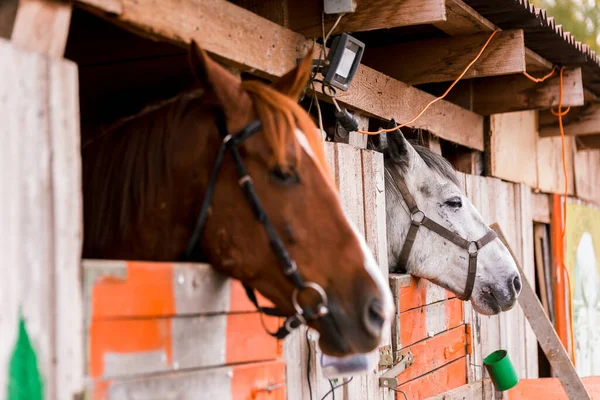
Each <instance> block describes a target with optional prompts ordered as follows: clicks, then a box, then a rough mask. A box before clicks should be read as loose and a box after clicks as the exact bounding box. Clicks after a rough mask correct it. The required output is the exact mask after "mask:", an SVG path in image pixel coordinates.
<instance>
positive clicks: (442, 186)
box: [371, 120, 521, 315]
mask: <svg viewBox="0 0 600 400" xmlns="http://www.w3.org/2000/svg"><path fill="white" fill-rule="evenodd" d="M391 122H392V123H394V125H392V126H395V122H394V121H393V120H392V121H391ZM376 140H377V139H374V140H372V143H371V147H373V148H375V149H376V150H379V151H382V152H383V153H384V157H385V168H386V179H385V187H386V198H385V200H386V213H387V238H388V257H389V263H390V270H391V271H398V270H403V271H406V272H408V273H410V274H412V275H415V276H418V277H422V278H426V279H428V280H430V281H431V282H433V283H435V284H437V285H439V286H442V287H444V288H446V289H448V290H450V291H452V292H454V293H456V294H457V295H458V296H459V297H461V296H462V295H463V294H465V289H466V286H467V276H468V271H469V252H468V250H467V249H465V248H461V247H459V246H457V245H456V244H455V243H453V242H452V241H451V240H448V239H447V238H445V237H443V236H442V235H440V234H439V233H436V232H435V231H433V230H430V229H427V228H426V227H425V226H420V228H419V229H418V231H417V236H416V239H415V241H414V245H413V247H412V249H411V250H410V253H409V254H410V255H409V257H408V261H407V262H406V264H405V265H398V263H399V261H400V254H401V253H402V250H403V247H404V244H405V241H406V238H407V235H408V231H409V227H410V226H411V221H412V220H414V219H415V216H414V215H413V216H412V217H411V212H409V207H408V206H407V203H406V201H405V200H404V198H403V195H402V194H401V191H400V190H399V186H398V185H397V182H396V179H394V178H395V177H401V180H403V181H404V183H405V185H406V188H407V189H408V192H410V194H411V195H412V197H413V198H414V201H415V202H416V205H417V206H418V208H419V209H420V210H421V211H422V212H423V214H425V215H426V216H427V217H428V218H429V219H431V220H433V221H434V222H436V223H437V224H439V225H441V226H442V227H443V228H442V229H444V228H445V229H446V230H447V231H448V234H450V235H452V234H455V236H460V237H461V238H463V239H466V241H468V242H476V241H477V240H480V239H481V238H483V237H484V236H485V235H486V234H487V233H488V232H489V231H490V228H489V227H488V226H487V225H486V224H485V222H484V220H483V218H482V217H481V215H480V214H479V212H478V211H477V210H476V209H475V207H474V206H473V204H472V203H471V201H470V200H469V199H467V197H466V196H465V195H464V193H463V192H462V190H461V189H460V188H459V186H458V180H457V178H456V172H455V171H454V169H453V168H452V166H451V165H450V163H449V162H448V161H446V159H444V158H443V157H442V156H440V155H438V154H436V153H433V152H431V151H430V150H429V149H427V148H425V147H422V146H418V145H413V144H411V143H409V142H408V141H407V140H406V139H405V138H404V135H402V133H401V132H400V130H397V131H394V132H390V133H388V134H387V135H386V134H382V135H380V136H379V143H378V144H374V143H373V142H375V141H376ZM411 218H412V219H411ZM416 219H419V218H416ZM438 229H439V228H438ZM491 235H493V234H491ZM489 239H490V240H491V239H493V237H491V238H489ZM459 240H460V239H459ZM476 263H477V264H476V265H477V267H476V273H474V274H473V276H474V278H475V280H474V283H473V287H472V293H470V294H467V297H468V299H470V300H471V302H472V305H473V308H474V309H475V311H477V312H478V313H480V314H485V315H494V314H498V313H500V312H501V311H507V310H510V309H511V308H512V307H513V306H514V305H515V304H516V301H517V297H518V295H519V293H520V291H521V278H520V276H519V272H518V270H517V267H516V265H515V262H514V260H513V258H512V256H511V255H510V253H509V251H508V249H507V248H506V247H505V246H504V244H503V243H502V242H501V241H500V239H497V238H496V239H493V240H491V241H489V243H488V244H487V245H484V246H483V247H481V248H480V249H479V250H478V251H477V258H476ZM467 292H469V290H468V289H467ZM465 300H466V299H465Z"/></svg>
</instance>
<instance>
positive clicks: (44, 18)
mask: <svg viewBox="0 0 600 400" xmlns="http://www.w3.org/2000/svg"><path fill="white" fill-rule="evenodd" d="M72 7H73V6H72V4H71V3H70V2H67V1H61V0H59V1H48V0H19V8H18V9H17V16H16V18H15V24H14V27H13V31H12V36H11V39H12V41H13V43H14V44H15V46H18V47H20V48H22V49H25V50H30V51H35V52H38V53H42V54H46V55H48V56H51V57H56V58H62V56H63V54H64V53H65V47H66V45H67V36H68V34H69V24H70V22H71V11H72Z"/></svg>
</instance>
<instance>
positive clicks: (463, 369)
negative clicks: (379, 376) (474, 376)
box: [396, 357, 467, 399]
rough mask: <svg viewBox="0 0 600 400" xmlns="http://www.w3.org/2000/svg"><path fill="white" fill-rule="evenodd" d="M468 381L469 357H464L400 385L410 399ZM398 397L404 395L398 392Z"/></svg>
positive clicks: (442, 390)
mask: <svg viewBox="0 0 600 400" xmlns="http://www.w3.org/2000/svg"><path fill="white" fill-rule="evenodd" d="M466 383H467V358H466V357H462V358H459V359H458V360H456V361H453V362H451V363H450V364H447V365H445V366H443V367H442V368H439V369H437V370H435V371H433V372H431V373H428V374H425V375H423V376H421V377H420V378H417V379H414V380H412V381H410V382H407V383H405V384H403V385H401V386H399V387H398V389H399V390H402V391H403V392H404V393H405V394H406V397H407V398H408V399H425V398H427V397H431V396H435V395H437V394H440V393H444V392H447V391H449V390H452V389H455V388H458V387H460V386H463V385H465V384H466ZM396 398H397V399H403V398H404V397H403V396H401V395H400V394H398V396H397V397H396Z"/></svg>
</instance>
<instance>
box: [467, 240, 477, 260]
mask: <svg viewBox="0 0 600 400" xmlns="http://www.w3.org/2000/svg"><path fill="white" fill-rule="evenodd" d="M467 252H468V253H469V256H471V257H476V256H477V253H478V252H479V245H478V244H477V242H471V243H469V247H468V248H467Z"/></svg>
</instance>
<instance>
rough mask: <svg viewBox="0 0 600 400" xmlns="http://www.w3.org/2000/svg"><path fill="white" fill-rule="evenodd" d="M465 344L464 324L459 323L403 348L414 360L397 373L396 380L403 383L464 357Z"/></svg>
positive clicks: (465, 352)
mask: <svg viewBox="0 0 600 400" xmlns="http://www.w3.org/2000/svg"><path fill="white" fill-rule="evenodd" d="M466 346H467V335H466V332H465V326H464V325H461V326H459V327H457V328H454V329H451V330H449V331H446V332H443V333H440V334H439V335H437V336H434V337H432V338H431V339H426V340H423V341H421V342H419V343H417V344H414V345H412V346H410V347H408V348H406V349H403V350H402V351H403V352H404V351H410V352H411V353H412V355H413V357H414V359H415V361H414V364H413V365H411V366H410V367H409V368H407V369H406V370H404V371H403V372H402V373H400V375H398V382H399V383H400V384H402V383H405V382H407V381H410V380H411V379H415V378H417V377H419V376H421V375H425V374H426V373H428V372H431V371H433V370H436V369H438V368H440V367H442V366H444V365H446V364H448V363H450V362H452V361H455V360H457V359H459V358H461V357H464V356H465V355H466V354H467V350H466Z"/></svg>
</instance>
